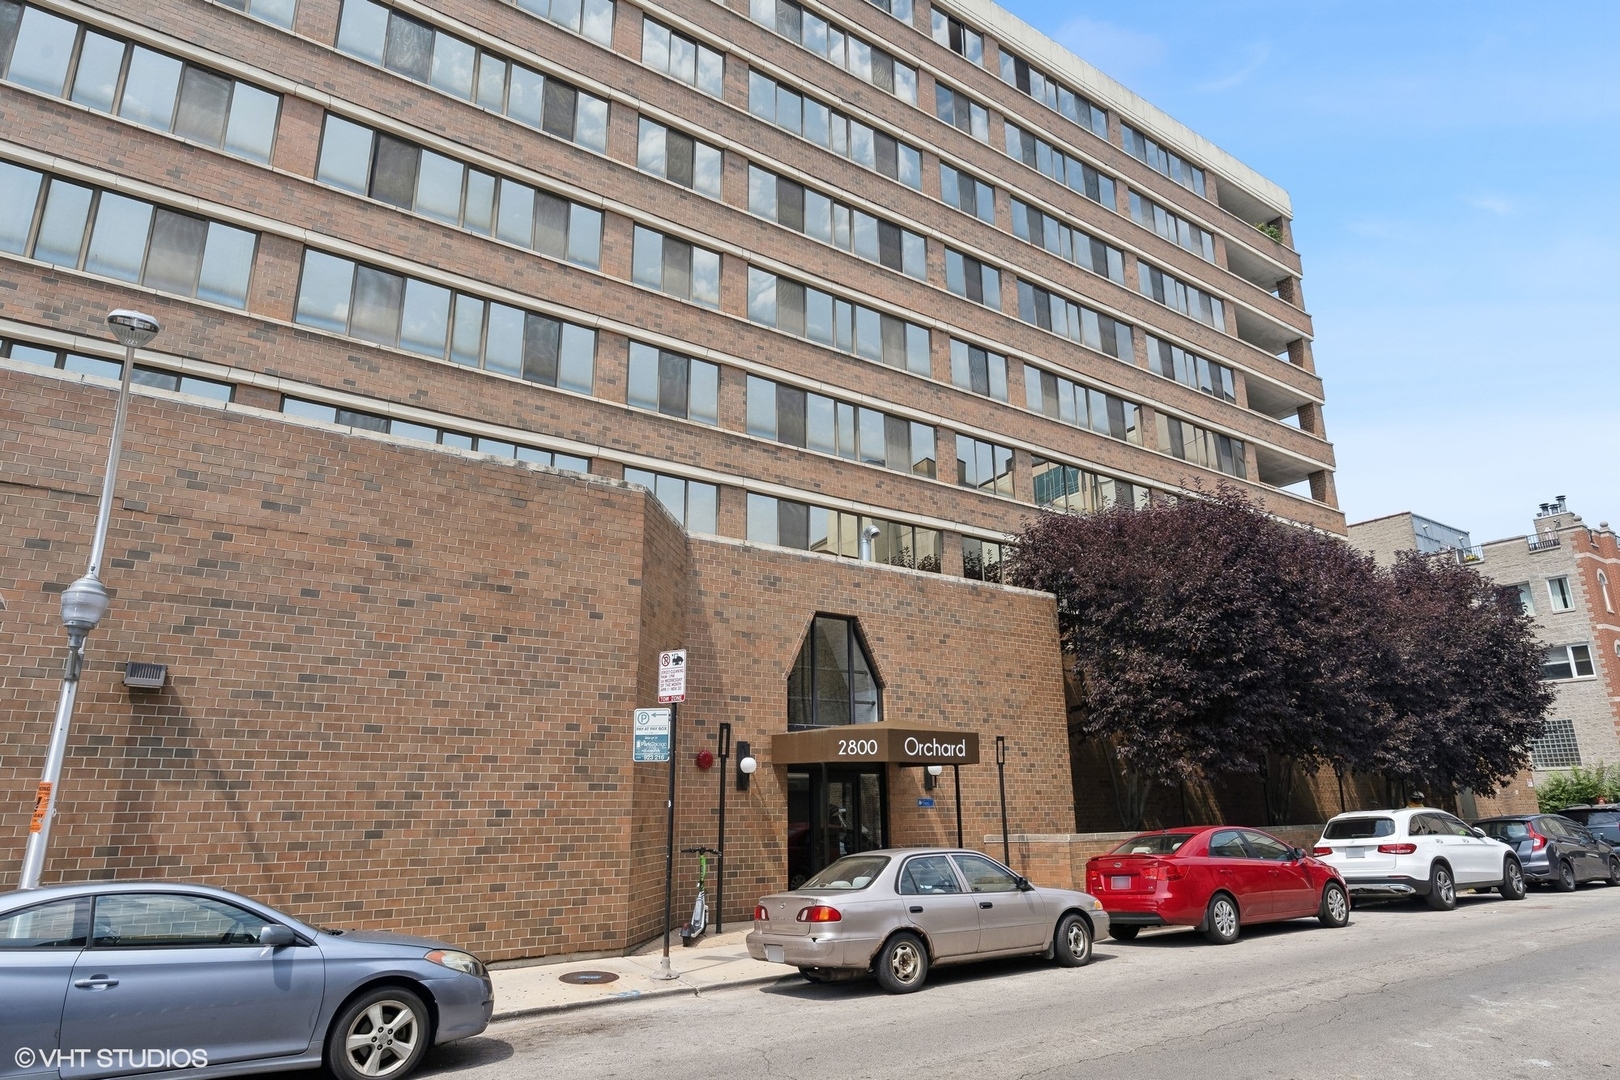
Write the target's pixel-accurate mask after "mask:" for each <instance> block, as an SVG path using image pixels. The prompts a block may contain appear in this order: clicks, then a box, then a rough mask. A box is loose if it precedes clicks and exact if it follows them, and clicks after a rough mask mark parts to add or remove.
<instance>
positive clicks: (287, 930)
mask: <svg viewBox="0 0 1620 1080" xmlns="http://www.w3.org/2000/svg"><path fill="white" fill-rule="evenodd" d="M297 940H298V935H297V934H295V933H293V931H292V927H290V926H282V925H281V924H280V923H271V924H270V925H269V926H266V927H265V928H264V929H263V930H260V931H259V944H260V945H269V946H272V947H273V948H280V947H281V946H283V945H291V944H293V943H294V942H296V941H297Z"/></svg>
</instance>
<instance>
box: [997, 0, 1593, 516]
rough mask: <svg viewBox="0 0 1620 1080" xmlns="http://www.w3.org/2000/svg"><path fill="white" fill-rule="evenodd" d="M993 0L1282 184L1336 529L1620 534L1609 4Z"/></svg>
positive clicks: (1445, 0)
mask: <svg viewBox="0 0 1620 1080" xmlns="http://www.w3.org/2000/svg"><path fill="white" fill-rule="evenodd" d="M1002 2H1003V3H1004V4H1005V6H1006V7H1008V8H1009V9H1010V10H1012V11H1013V12H1014V13H1015V14H1017V15H1018V16H1019V17H1020V18H1022V19H1024V20H1025V21H1027V22H1029V23H1031V24H1032V25H1034V26H1035V27H1037V28H1038V29H1040V30H1042V31H1043V32H1045V33H1047V34H1049V35H1050V36H1052V37H1054V38H1056V39H1057V40H1058V41H1059V42H1061V43H1062V44H1064V45H1065V46H1067V47H1068V48H1070V49H1071V50H1073V51H1074V52H1076V53H1078V54H1079V55H1080V56H1082V57H1084V58H1085V59H1086V60H1088V61H1090V62H1091V63H1093V64H1095V65H1096V66H1097V67H1099V68H1101V69H1102V70H1103V71H1105V72H1107V73H1108V74H1109V75H1111V76H1113V77H1114V78H1116V79H1118V80H1119V81H1120V82H1122V83H1124V84H1125V85H1126V86H1128V87H1130V88H1131V89H1132V90H1135V91H1136V92H1137V93H1139V94H1141V95H1142V96H1144V97H1146V98H1147V99H1148V100H1149V101H1152V102H1153V103H1154V104H1156V105H1158V106H1159V107H1160V108H1162V109H1164V110H1165V111H1166V112H1168V113H1169V114H1170V115H1172V116H1174V117H1176V118H1177V119H1178V120H1181V121H1182V122H1183V123H1185V124H1187V125H1188V126H1190V127H1191V128H1193V129H1194V130H1195V131H1198V132H1199V133H1201V134H1203V135H1204V136H1206V137H1207V138H1209V139H1210V140H1212V141H1213V142H1215V143H1216V144H1217V145H1218V146H1220V147H1222V148H1223V149H1225V150H1227V151H1228V152H1229V153H1231V154H1233V155H1234V156H1236V157H1237V158H1238V159H1239V160H1241V161H1243V162H1245V163H1247V164H1248V165H1250V166H1252V167H1253V168H1255V169H1256V170H1258V171H1259V172H1260V173H1262V174H1263V175H1265V176H1267V177H1269V178H1270V179H1272V180H1274V181H1276V182H1277V183H1279V184H1281V185H1282V186H1283V187H1284V188H1286V189H1287V190H1288V192H1289V194H1290V195H1291V196H1292V198H1293V202H1294V215H1295V223H1294V238H1295V243H1296V244H1297V246H1298V248H1299V251H1300V254H1301V256H1302V258H1303V259H1304V265H1305V278H1304V291H1305V303H1306V307H1307V309H1308V310H1309V311H1310V312H1311V315H1312V317H1313V319H1314V322H1315V328H1316V343H1315V355H1316V364H1317V370H1318V371H1319V372H1320V373H1321V375H1322V376H1323V378H1324V379H1325V380H1326V395H1327V409H1326V413H1325V416H1326V422H1327V429H1328V436H1329V438H1331V439H1332V440H1333V443H1334V446H1335V450H1336V453H1337V455H1338V474H1337V483H1338V491H1339V501H1340V505H1341V506H1342V507H1343V509H1344V511H1345V514H1346V515H1347V517H1348V519H1349V520H1350V521H1359V520H1362V519H1365V518H1369V517H1376V516H1379V515H1381V514H1388V513H1394V512H1396V511H1399V510H1413V511H1415V512H1417V513H1420V514H1424V515H1426V516H1428V517H1432V518H1436V519H1438V520H1440V521H1443V522H1446V523H1447V524H1450V525H1455V526H1457V527H1459V528H1463V529H1468V530H1470V531H1471V532H1472V534H1473V539H1474V542H1475V543H1479V542H1481V541H1484V540H1491V539H1497V538H1500V537H1504V536H1511V535H1516V534H1519V533H1523V532H1526V531H1528V530H1529V528H1530V520H1529V519H1530V517H1531V516H1532V515H1533V514H1534V512H1535V509H1536V507H1537V505H1538V504H1540V503H1543V502H1546V501H1548V500H1550V499H1551V498H1552V497H1553V496H1555V495H1568V496H1569V499H1570V506H1571V509H1574V510H1575V511H1576V512H1578V513H1580V514H1581V515H1582V516H1583V517H1584V518H1585V519H1586V520H1587V521H1588V522H1589V523H1594V524H1595V523H1596V522H1598V521H1600V520H1607V521H1611V522H1613V523H1614V524H1615V525H1616V526H1620V345H1617V344H1616V337H1615V323H1616V315H1617V314H1620V301H1617V294H1620V199H1617V194H1620V65H1617V64H1616V61H1615V57H1614V50H1615V46H1616V43H1617V42H1620V3H1617V2H1615V0H1608V2H1604V3H1580V2H1561V3H1558V4H1525V3H1523V2H1522V0H1521V2H1518V3H1496V2H1476V3H1462V2H1453V0H1417V2H1406V3H1384V2H1361V3H1337V2H1312V0H1305V2H1303V3H1302V2H1299V0H1294V2H1291V3H1272V2H1260V0H1250V2H1245V0H1207V2H1203V3H1196V4H1194V3H1163V2H1159V3H1127V2H1123V0H1113V2H1110V3H1106V4H1105V3H1096V2H1090V0H1069V2H1066V3H1057V2H1053V0H1010V2H1009V0H1002Z"/></svg>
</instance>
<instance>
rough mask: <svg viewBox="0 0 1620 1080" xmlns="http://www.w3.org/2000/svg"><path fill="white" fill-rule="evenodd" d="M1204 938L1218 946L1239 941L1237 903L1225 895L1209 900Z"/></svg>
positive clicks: (1221, 894) (1205, 913)
mask: <svg viewBox="0 0 1620 1080" xmlns="http://www.w3.org/2000/svg"><path fill="white" fill-rule="evenodd" d="M1204 936H1205V937H1206V938H1208V939H1209V940H1211V941H1213V942H1214V943H1215V944H1217V945H1230V944H1232V942H1234V941H1236V940H1237V939H1238V908H1237V901H1236V900H1233V899H1232V898H1231V897H1230V896H1228V895H1226V894H1225V893H1216V894H1215V895H1214V896H1212V897H1210V899H1209V908H1208V910H1206V911H1205V912H1204Z"/></svg>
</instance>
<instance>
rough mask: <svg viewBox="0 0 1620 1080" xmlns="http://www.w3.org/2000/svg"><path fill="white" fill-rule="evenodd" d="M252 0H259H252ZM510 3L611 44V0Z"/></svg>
mask: <svg viewBox="0 0 1620 1080" xmlns="http://www.w3.org/2000/svg"><path fill="white" fill-rule="evenodd" d="M253 2H254V3H255V4H257V3H261V2H262V0H253ZM508 2H509V3H512V4H515V5H516V6H517V7H519V8H521V9H522V10H524V11H527V12H528V13H529V14H530V15H537V16H539V17H540V18H542V19H545V20H546V21H547V22H551V23H556V24H557V25H558V26H561V27H562V28H563V29H565V30H572V31H573V32H574V33H576V34H581V35H583V36H585V37H587V38H590V39H591V40H592V41H594V42H596V43H597V44H598V45H603V46H606V47H607V48H612V47H613V0H508Z"/></svg>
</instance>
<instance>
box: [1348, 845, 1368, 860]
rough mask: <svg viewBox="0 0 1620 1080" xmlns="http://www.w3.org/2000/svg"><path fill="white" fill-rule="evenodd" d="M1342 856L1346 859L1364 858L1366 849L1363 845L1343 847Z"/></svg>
mask: <svg viewBox="0 0 1620 1080" xmlns="http://www.w3.org/2000/svg"><path fill="white" fill-rule="evenodd" d="M1344 857H1345V858H1347V859H1365V858H1366V857H1367V849H1366V848H1364V847H1353V848H1345V849H1344Z"/></svg>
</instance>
